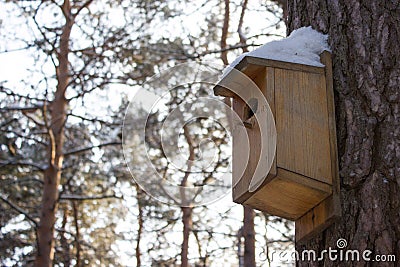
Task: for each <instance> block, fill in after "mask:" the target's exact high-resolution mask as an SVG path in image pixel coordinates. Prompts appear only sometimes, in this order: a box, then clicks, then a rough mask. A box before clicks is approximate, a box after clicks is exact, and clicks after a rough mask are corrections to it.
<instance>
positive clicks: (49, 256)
mask: <svg viewBox="0 0 400 267" xmlns="http://www.w3.org/2000/svg"><path fill="white" fill-rule="evenodd" d="M62 10H63V13H64V16H65V20H66V22H65V25H64V27H63V30H62V34H61V38H60V47H59V52H58V62H59V65H58V67H57V69H56V75H57V81H58V84H57V89H56V92H55V96H54V100H53V102H52V103H51V105H50V107H49V113H50V118H51V119H50V124H49V123H47V122H46V127H47V129H48V135H49V140H50V145H49V153H48V167H47V169H46V170H45V171H44V184H43V194H42V206H41V210H40V223H39V227H38V240H39V242H38V249H37V257H36V261H35V266H38V267H39V266H40V267H44V266H52V262H53V259H54V224H55V221H56V212H57V209H58V195H59V192H58V186H59V185H60V179H61V169H62V163H63V159H64V155H63V145H64V125H65V120H66V118H67V112H66V107H67V101H66V98H65V91H66V89H67V86H68V82H69V73H68V70H69V66H68V64H69V61H68V53H69V40H70V34H71V29H72V25H73V17H72V14H71V6H70V3H69V0H65V1H64V4H63V6H62ZM44 116H45V117H46V116H47V114H46V112H44Z"/></svg>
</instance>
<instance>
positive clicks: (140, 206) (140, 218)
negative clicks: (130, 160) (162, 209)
mask: <svg viewBox="0 0 400 267" xmlns="http://www.w3.org/2000/svg"><path fill="white" fill-rule="evenodd" d="M135 187H136V199H137V202H138V232H137V239H136V249H135V250H136V255H135V256H136V266H138V267H139V266H141V265H142V263H141V251H140V243H141V241H142V233H143V203H142V201H143V200H142V198H143V195H144V192H143V190H142V189H141V188H140V187H139V185H138V184H135Z"/></svg>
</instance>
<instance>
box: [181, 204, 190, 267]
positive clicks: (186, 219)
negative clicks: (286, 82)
mask: <svg viewBox="0 0 400 267" xmlns="http://www.w3.org/2000/svg"><path fill="white" fill-rule="evenodd" d="M181 209H182V223H183V241H182V250H181V261H182V263H181V267H188V266H189V259H188V254H189V235H190V231H191V230H192V208H191V207H182V208H181Z"/></svg>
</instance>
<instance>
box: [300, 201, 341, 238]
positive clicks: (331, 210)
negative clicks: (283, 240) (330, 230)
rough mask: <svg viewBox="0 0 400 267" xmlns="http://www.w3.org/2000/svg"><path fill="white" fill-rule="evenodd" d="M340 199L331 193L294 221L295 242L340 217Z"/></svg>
mask: <svg viewBox="0 0 400 267" xmlns="http://www.w3.org/2000/svg"><path fill="white" fill-rule="evenodd" d="M340 216H341V214H340V201H339V197H338V196H337V195H331V196H329V197H328V198H327V199H325V200H324V201H322V202H321V203H320V204H318V205H317V206H316V207H314V208H313V209H311V210H310V211H308V212H307V213H306V214H305V215H303V216H302V217H300V218H299V219H297V220H296V222H295V228H296V230H295V231H296V234H295V236H296V243H302V242H305V241H307V240H309V239H310V238H312V237H314V236H316V235H317V234H318V233H320V232H322V231H323V230H325V229H326V228H327V227H328V226H329V225H331V224H332V223H334V222H335V221H336V220H337V219H338V218H340Z"/></svg>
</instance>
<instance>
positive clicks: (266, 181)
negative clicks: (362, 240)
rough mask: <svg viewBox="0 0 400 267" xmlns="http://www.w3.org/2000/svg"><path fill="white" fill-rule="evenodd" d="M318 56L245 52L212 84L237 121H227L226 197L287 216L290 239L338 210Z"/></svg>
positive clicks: (329, 92)
mask: <svg viewBox="0 0 400 267" xmlns="http://www.w3.org/2000/svg"><path fill="white" fill-rule="evenodd" d="M320 61H321V63H322V64H323V65H324V67H323V66H321V67H317V66H310V65H303V64H297V63H289V62H283V61H276V60H268V59H263V58H258V57H252V56H245V57H243V59H242V60H241V61H240V62H239V63H238V64H237V65H236V66H235V69H236V70H237V71H236V72H235V71H230V72H229V73H227V74H226V75H225V76H224V77H223V78H222V80H221V81H220V82H219V83H218V85H217V86H216V87H215V88H214V93H215V95H219V96H225V97H230V98H232V108H233V110H234V112H235V113H236V114H237V116H238V117H239V118H240V119H241V120H242V122H243V123H242V125H241V126H240V125H239V126H238V125H233V167H232V172H233V188H232V189H233V190H232V191H233V200H234V201H235V202H236V203H240V204H243V205H247V206H250V207H252V208H255V209H258V210H262V211H266V212H268V213H270V214H272V215H276V216H280V217H283V218H286V219H290V220H294V221H295V222H296V242H299V241H302V240H306V239H307V238H309V237H311V236H313V234H315V233H317V232H320V231H322V230H323V229H325V228H326V227H327V226H328V225H329V224H331V223H332V222H333V221H334V220H335V219H336V218H338V217H339V216H340V203H339V177H338V159H337V145H336V130H335V111H334V96H333V88H332V65H331V55H330V53H329V52H323V53H322V54H321V55H320ZM238 71H240V75H238V73H237V72H238ZM263 97H265V99H266V101H267V102H268V104H269V107H268V106H266V105H265V104H262V103H263V99H262V98H263ZM266 113H271V114H272V115H271V116H270V118H269V117H268V116H266V115H265V114H266ZM263 114H264V115H263ZM257 115H258V116H257ZM257 117H258V118H257ZM271 118H272V119H271ZM265 120H268V121H265ZM263 124H264V126H263ZM265 125H267V127H265ZM268 125H269V127H268ZM271 128H273V130H275V129H276V136H275V137H274V136H273V135H272V131H271ZM266 131H267V132H266ZM268 131H271V132H268ZM268 138H271V139H270V141H269V140H268ZM274 138H276V140H274ZM262 143H264V144H262ZM271 144H272V147H271ZM275 144H276V146H274V145H275ZM246 147H247V148H248V149H246ZM246 150H248V151H246Z"/></svg>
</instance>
